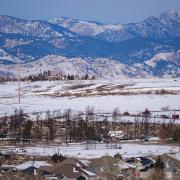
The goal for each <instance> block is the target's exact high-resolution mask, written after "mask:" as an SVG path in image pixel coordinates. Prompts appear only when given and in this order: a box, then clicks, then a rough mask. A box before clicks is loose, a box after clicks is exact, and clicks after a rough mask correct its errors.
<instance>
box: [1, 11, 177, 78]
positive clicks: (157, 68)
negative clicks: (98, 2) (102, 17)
mask: <svg viewBox="0 0 180 180" xmlns="http://www.w3.org/2000/svg"><path fill="white" fill-rule="evenodd" d="M18 49H19V52H20V53H19V55H20V60H21V64H22V67H23V68H22V71H23V72H22V74H23V75H24V76H27V75H29V74H31V73H33V74H36V73H39V72H40V71H43V70H47V69H50V70H51V71H52V72H54V73H56V74H58V73H64V74H68V73H69V74H76V73H78V74H86V73H88V74H92V75H95V76H98V77H104V78H109V77H111V78H112V77H113V78H121V77H149V76H150V77H154V76H158V77H163V76H170V77H180V13H179V12H178V11H173V10H171V11H167V12H164V13H162V14H161V15H160V16H159V17H153V16H152V17H148V18H147V19H145V20H143V21H141V22H138V23H130V24H103V23H99V22H86V21H81V20H76V19H70V18H65V17H61V18H52V19H49V20H47V21H41V20H24V19H20V18H16V17H11V16H3V15H2V16H0V76H15V75H16V63H17V52H18Z"/></svg>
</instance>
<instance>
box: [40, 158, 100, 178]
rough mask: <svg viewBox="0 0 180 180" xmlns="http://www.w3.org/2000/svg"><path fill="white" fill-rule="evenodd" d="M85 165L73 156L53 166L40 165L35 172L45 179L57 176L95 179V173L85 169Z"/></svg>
mask: <svg viewBox="0 0 180 180" xmlns="http://www.w3.org/2000/svg"><path fill="white" fill-rule="evenodd" d="M86 168H87V165H86V164H84V163H82V162H81V161H79V160H77V159H73V158H69V159H66V160H64V161H62V162H60V163H57V164H56V165H55V166H41V167H40V168H39V169H38V170H37V173H38V174H39V175H40V176H44V177H45V178H46V179H50V177H51V178H58V179H61V180H66V179H68V180H97V179H98V177H97V175H96V174H95V173H92V172H90V171H89V170H87V169H86Z"/></svg>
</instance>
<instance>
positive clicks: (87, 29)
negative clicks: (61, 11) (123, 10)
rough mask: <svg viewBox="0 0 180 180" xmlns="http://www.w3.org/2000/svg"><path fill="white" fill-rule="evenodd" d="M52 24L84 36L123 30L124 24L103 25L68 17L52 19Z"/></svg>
mask: <svg viewBox="0 0 180 180" xmlns="http://www.w3.org/2000/svg"><path fill="white" fill-rule="evenodd" d="M49 22H50V23H53V24H58V25H60V26H63V27H65V28H67V29H69V30H70V31H72V32H75V33H77V34H79V35H82V36H91V37H93V36H96V35H98V34H100V33H103V32H105V31H108V30H117V31H118V30H121V29H123V25H122V24H102V23H98V22H86V21H80V20H76V19H70V18H66V17H61V18H52V19H50V20H49Z"/></svg>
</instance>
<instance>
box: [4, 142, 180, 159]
mask: <svg viewBox="0 0 180 180" xmlns="http://www.w3.org/2000/svg"><path fill="white" fill-rule="evenodd" d="M117 147H121V149H119V148H117V149H116V148H107V144H104V143H102V144H96V145H94V144H91V145H88V148H89V149H87V146H86V144H80V143H74V144H68V145H60V146H32V147H24V148H18V147H14V146H6V147H3V148H1V152H13V153H18V154H24V155H34V156H52V155H53V154H55V153H58V152H59V153H61V154H63V155H65V156H69V157H76V158H85V159H93V158H99V157H101V156H103V155H111V156H114V155H115V154H117V153H120V154H121V155H122V156H123V157H124V158H127V157H142V156H157V155H162V154H164V153H178V152H179V151H180V148H179V147H177V146H170V145H156V144H138V143H137V144H136V143H125V144H118V145H117Z"/></svg>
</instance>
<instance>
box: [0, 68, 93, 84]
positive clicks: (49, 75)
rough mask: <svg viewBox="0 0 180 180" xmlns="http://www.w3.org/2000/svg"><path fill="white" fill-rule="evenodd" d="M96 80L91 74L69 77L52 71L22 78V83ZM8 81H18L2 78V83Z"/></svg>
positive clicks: (14, 78) (0, 80)
mask: <svg viewBox="0 0 180 180" xmlns="http://www.w3.org/2000/svg"><path fill="white" fill-rule="evenodd" d="M93 79H95V76H90V75H89V74H85V75H83V76H79V75H72V74H67V75H58V74H55V75H54V74H52V72H51V71H50V70H48V71H44V72H40V73H38V74H35V75H33V74H31V75H29V76H27V77H23V78H21V81H31V82H34V81H47V80H50V81H51V80H93ZM7 81H17V78H16V77H5V76H0V82H7Z"/></svg>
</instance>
